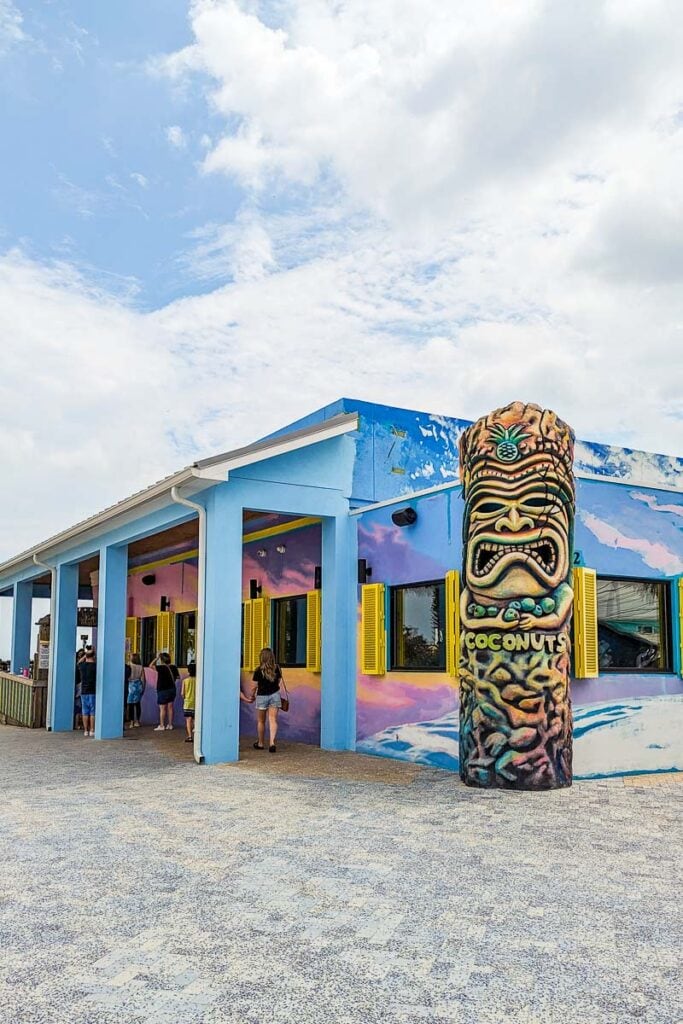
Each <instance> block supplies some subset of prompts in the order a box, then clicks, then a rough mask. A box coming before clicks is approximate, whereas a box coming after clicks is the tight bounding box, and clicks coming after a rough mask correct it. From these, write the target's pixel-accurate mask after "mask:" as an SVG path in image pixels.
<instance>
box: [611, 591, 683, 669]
mask: <svg viewBox="0 0 683 1024" xmlns="http://www.w3.org/2000/svg"><path fill="white" fill-rule="evenodd" d="M597 584H598V659H599V664H600V671H601V672H628V671H630V672H670V671H671V670H672V669H671V639H670V638H671V615H670V601H669V586H668V584H667V583H660V582H658V581H655V580H627V579H608V578H606V577H604V576H598V581H597Z"/></svg>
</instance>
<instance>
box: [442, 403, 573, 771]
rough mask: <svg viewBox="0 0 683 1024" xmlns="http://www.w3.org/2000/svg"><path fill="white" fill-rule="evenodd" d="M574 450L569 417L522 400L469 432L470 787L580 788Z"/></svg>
mask: <svg viewBox="0 0 683 1024" xmlns="http://www.w3.org/2000/svg"><path fill="white" fill-rule="evenodd" d="M573 457H574V434H573V432H572V430H571V429H570V428H569V427H568V426H567V424H566V423H563V422H562V420H560V419H558V417H557V416H556V415H555V413H553V412H550V411H549V410H547V409H546V410H543V409H541V408H539V407H538V406H536V405H525V404H524V403H522V402H513V403H512V404H511V405H508V406H506V407H505V408H504V409H497V410H496V411H495V412H492V413H491V414H490V415H488V416H485V417H483V418H482V419H480V420H477V422H476V423H474V424H473V425H472V426H471V427H468V429H467V430H466V431H465V432H464V434H463V435H462V437H461V439H460V473H461V478H462V483H463V497H464V499H465V517H464V527H463V530H464V537H463V540H464V548H463V573H462V580H463V587H462V592H461V606H460V614H461V641H460V643H461V647H460V774H461V777H462V779H463V781H464V782H466V783H467V784H468V785H472V786H482V787H500V788H506V789H555V788H558V787H561V786H569V785H571V779H572V715H571V701H570V696H569V687H568V683H569V664H570V633H569V626H570V621H571V613H572V602H573V592H572V588H571V572H572V544H573V524H574V477H573V473H572V465H573Z"/></svg>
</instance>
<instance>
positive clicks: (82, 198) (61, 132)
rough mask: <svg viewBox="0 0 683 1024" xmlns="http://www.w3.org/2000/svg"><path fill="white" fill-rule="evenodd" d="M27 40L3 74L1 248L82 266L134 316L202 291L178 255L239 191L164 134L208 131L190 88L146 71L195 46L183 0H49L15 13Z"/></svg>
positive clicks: (232, 204) (202, 107)
mask: <svg viewBox="0 0 683 1024" xmlns="http://www.w3.org/2000/svg"><path fill="white" fill-rule="evenodd" d="M16 7H17V9H18V10H21V11H22V13H23V22H22V26H21V28H22V31H23V32H24V33H25V35H26V36H27V37H28V38H27V39H26V40H25V42H23V44H21V45H15V46H14V47H13V48H12V50H11V52H10V53H9V54H8V55H6V59H5V61H4V66H3V69H2V77H1V79H0V81H1V82H2V91H3V102H2V108H3V110H4V114H3V116H2V119H1V121H2V137H3V148H4V150H5V153H6V154H11V158H10V159H5V160H3V161H2V164H1V165H0V189H1V191H2V195H3V202H2V242H3V246H4V247H5V248H6V247H10V246H15V245H21V246H22V248H24V250H25V251H26V252H27V253H28V254H29V255H31V256H33V257H35V258H37V259H59V260H63V259H66V260H69V261H73V262H74V263H76V264H78V265H79V266H82V267H86V268H87V269H88V271H89V273H91V274H92V275H93V276H94V277H96V278H98V279H99V280H101V282H102V283H103V285H104V286H106V287H108V288H110V289H111V290H113V291H115V292H121V293H126V292H128V290H129V289H131V288H135V289H136V291H137V294H136V302H137V303H138V304H139V305H140V306H141V307H143V308H151V307H156V306H160V305H163V304H165V303H166V302H168V301H170V300H171V299H174V298H177V297H178V296H180V295H186V294H188V292H191V291H192V290H195V289H196V290H201V287H200V285H199V283H198V282H195V281H193V280H191V279H188V276H187V274H185V273H184V272H183V265H182V253H183V252H184V251H186V250H187V248H188V246H189V245H190V236H191V234H192V232H193V231H194V230H195V229H196V228H197V226H198V225H202V224H205V223H207V222H212V221H215V220H219V221H224V220H229V219H230V218H231V217H233V216H234V214H235V212H236V210H237V208H238V206H239V203H240V199H241V190H240V189H239V187H236V186H235V185H234V184H232V183H231V182H230V181H229V180H227V179H226V178H225V177H222V178H216V177H212V176H200V175H198V174H197V162H198V160H200V159H201V156H202V152H201V144H200V140H199V138H198V134H197V132H196V131H195V132H192V131H191V130H190V131H188V133H187V138H186V141H184V143H183V145H182V146H174V145H172V144H170V143H169V139H168V135H167V132H168V130H169V129H170V128H172V127H173V126H174V125H176V126H177V125H179V124H184V125H190V126H191V125H193V124H197V125H200V124H201V132H200V133H199V134H200V135H201V134H203V133H204V131H206V130H207V129H208V130H210V129H211V117H210V116H208V114H207V109H206V101H205V98H204V96H203V94H202V93H201V92H200V91H199V90H193V89H177V88H174V87H172V85H171V84H170V83H169V81H168V79H166V78H163V77H161V76H158V75H154V74H152V73H150V71H149V70H148V69H149V62H150V60H152V59H153V58H154V56H155V55H158V54H165V53H169V52H172V51H174V50H176V49H179V48H181V47H182V46H184V45H187V44H188V43H190V42H191V40H192V33H191V29H190V24H189V19H188V6H187V3H186V2H184V0H182V2H181V0H145V2H144V3H140V2H139V0H117V2H116V3H92V0H90V2H87V0H81V2H76V0H72V2H68V0H53V2H45V3H41V2H39V0H36V2H35V3H31V4H20V5H16Z"/></svg>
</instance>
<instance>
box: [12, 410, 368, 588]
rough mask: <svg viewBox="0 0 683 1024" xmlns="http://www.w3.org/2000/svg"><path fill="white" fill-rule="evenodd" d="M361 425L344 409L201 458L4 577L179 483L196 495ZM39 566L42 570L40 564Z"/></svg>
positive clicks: (119, 520) (115, 522)
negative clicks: (251, 468) (240, 472)
mask: <svg viewBox="0 0 683 1024" xmlns="http://www.w3.org/2000/svg"><path fill="white" fill-rule="evenodd" d="M357 428H358V414H357V413H344V414H342V415H339V416H335V417H334V418H333V419H329V420H326V421H324V422H322V423H318V424H315V425H314V426H311V427H307V428H304V429H301V430H296V431H293V432H292V433H290V434H283V435H282V436H280V437H275V438H272V439H271V440H266V441H257V442H256V443H255V444H252V445H248V446H247V447H245V448H237V449H235V450H234V451H231V452H225V453H223V454H222V455H216V456H214V457H213V458H210V459H201V460H199V461H198V462H195V463H193V464H192V465H191V466H187V467H185V469H181V470H180V471H179V472H177V473H174V474H172V475H171V476H167V477H165V478H164V479H163V480H159V481H158V482H157V483H155V484H152V485H151V486H150V487H146V488H145V489H144V490H142V491H137V492H136V493H135V494H132V495H131V496H130V497H128V498H124V499H123V501H120V502H117V504H115V505H111V506H110V507H109V508H106V509H104V510H103V511H102V512H98V513H97V514H96V515H94V516H90V517H89V518H88V519H84V520H82V522H80V523H76V524H75V525H74V526H71V527H69V529H67V530H62V531H61V532H60V533H57V534H55V535H54V536H52V537H48V538H47V539H46V540H44V541H42V542H41V543H40V544H36V545H35V546H34V547H32V548H28V549H27V550H26V551H22V552H21V553H20V554H18V555H15V556H14V557H13V558H10V559H8V560H7V561H6V562H3V563H2V564H1V565H0V580H1V579H2V577H3V576H8V575H14V574H16V573H20V572H23V571H25V570H26V569H27V568H31V567H32V566H33V565H34V562H33V556H34V555H36V557H38V558H41V559H45V558H47V559H48V560H49V558H50V555H52V556H53V557H54V555H56V554H61V553H62V552H63V551H65V550H68V549H69V548H70V547H74V546H75V544H76V543H79V544H82V543H84V542H86V541H88V540H89V539H90V537H95V536H97V534H99V533H101V532H102V528H103V527H105V526H106V527H109V528H114V527H120V526H125V525H126V524H127V523H132V522H134V521H135V520H136V519H139V518H140V517H141V515H146V514H147V513H149V512H154V511H157V510H158V509H161V508H165V507H166V506H168V505H169V503H170V502H171V501H172V499H171V498H170V493H171V488H173V487H178V488H180V487H182V489H183V495H184V496H186V497H192V496H193V495H196V494H198V493H199V492H201V491H204V490H206V489H207V488H209V487H213V486H214V485H215V484H217V483H224V482H225V481H226V480H228V478H229V475H230V472H231V471H234V470H237V469H240V468H242V467H243V466H250V465H254V464H255V463H258V462H264V461H265V460H266V459H273V458H277V456H279V455H285V454H287V453H288V452H293V451H297V450H299V449H301V448H306V447H308V445H311V444H318V443H319V442H320V441H327V440H329V439H331V438H334V437H339V436H341V435H342V434H348V433H351V432H352V431H354V430H357ZM36 572H40V570H39V569H38V568H37V567H36Z"/></svg>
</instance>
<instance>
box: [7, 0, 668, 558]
mask: <svg viewBox="0 0 683 1024" xmlns="http://www.w3.org/2000/svg"><path fill="white" fill-rule="evenodd" d="M250 9H251V10H253V11H259V10H262V8H261V7H260V6H259V5H257V4H251V5H250ZM277 11H278V16H279V18H280V21H279V24H278V25H277V26H274V25H273V24H270V23H267V21H266V15H265V14H263V15H262V18H261V19H259V18H258V17H257V16H256V14H247V13H244V11H242V10H241V9H240V8H239V7H238V5H237V4H235V3H231V2H226V0H221V2H209V0H204V2H200V3H195V4H194V5H193V8H192V26H193V29H194V32H195V38H196V41H195V43H194V44H193V45H192V46H191V47H189V48H187V49H186V50H184V51H182V52H180V53H178V54H175V55H173V56H171V57H170V58H169V59H168V60H167V61H166V65H165V66H166V70H167V72H168V73H170V74H173V75H175V76H176V77H179V78H181V79H182V78H184V77H186V76H190V80H191V82H192V86H193V88H195V89H198V88H203V89H204V90H205V93H206V97H207V117H206V124H202V123H197V124H195V125H194V126H193V132H196V137H197V138H203V139H204V141H203V142H202V145H203V146H204V147H205V149H206V153H205V163H204V173H205V174H208V173H213V174H221V173H227V174H230V175H231V176H234V177H235V178H237V179H238V180H239V182H240V183H241V185H242V186H243V188H244V189H245V201H244V204H243V206H242V208H241V210H240V212H239V213H238V215H237V216H236V217H235V218H234V219H233V220H232V221H230V222H229V223H227V224H211V225H205V226H203V227H202V228H198V229H197V230H196V231H195V232H194V233H193V235H192V237H191V238H190V239H189V241H188V247H189V251H188V252H187V253H186V254H184V256H183V259H184V260H185V263H186V266H187V267H188V269H189V270H190V271H191V272H192V274H193V275H194V276H195V277H196V278H199V279H200V280H201V281H203V282H204V284H205V286H209V285H210V286H211V287H213V291H209V292H208V293H207V294H204V295H200V296H195V297H190V298H184V299H180V300H178V301H176V302H174V303H171V304H170V305H167V306H165V307H164V308H162V309H159V310H156V311H154V312H151V313H142V312H139V311H137V310H136V309H135V308H133V307H132V306H131V305H129V304H126V302H124V301H122V300H117V299H115V298H112V297H111V295H109V294H107V293H106V292H104V291H101V290H100V291H97V290H94V289H93V288H92V287H89V285H88V282H87V280H85V279H84V278H83V276H80V275H79V274H78V273H77V272H76V271H75V270H74V268H72V267H69V266H67V265H60V266H58V267H56V268H48V267H45V266H44V265H41V264H38V263H32V262H30V261H28V260H27V259H26V258H24V257H23V256H22V255H21V254H18V253H12V254H9V255H7V256H6V257H5V258H4V260H3V261H2V262H1V263H0V272H1V275H2V276H1V278H0V317H1V318H2V320H3V321H4V323H3V325H2V331H3V334H2V336H3V339H5V340H4V342H3V356H4V363H3V375H2V378H1V379H0V395H1V396H2V408H3V419H2V424H1V425H0V440H1V441H2V443H3V448H4V450H6V451H7V452H8V455H7V460H6V469H5V472H6V480H5V487H6V493H8V494H11V495H12V497H13V503H12V509H11V515H10V514H8V516H7V517H6V518H5V520H4V524H2V532H0V548H1V549H2V552H3V553H4V554H10V553H12V552H13V551H16V550H18V549H19V548H20V547H22V546H25V545H26V544H28V543H30V542H34V541H36V540H39V539H40V538H41V537H44V536H46V535H47V534H49V533H51V532H54V530H56V529H58V528H59V527H62V526H65V525H68V524H69V523H71V522H74V521H76V520H77V519H79V518H81V517H82V516H84V515H86V514H88V513H90V512H93V511H95V510H96V509H98V508H101V507H103V506H104V505H106V504H108V503H109V502H111V501H113V500H116V499H117V498H120V497H121V496H122V495H123V494H125V493H130V492H131V491H133V490H135V489H136V488H138V487H140V486H143V485H144V484H146V483H149V482H150V481H152V480H154V479H157V478H159V477H160V476H161V475H163V474H164V473H166V472H168V471H170V470H172V469H174V468H177V467H178V466H179V465H181V464H183V463H185V462H187V461H190V460H191V459H192V458H194V457H195V456H196V455H200V454H201V455H203V454H209V453H211V452H215V451H220V450H224V449H226V448H229V447H231V446H233V445H239V444H241V443H245V442H247V441H249V440H252V439H254V438H255V437H258V436H261V435H263V434H265V433H267V432H268V431H270V430H272V429H274V428H276V427H277V426H280V425H282V424H284V423H286V422H288V421H290V420H292V419H294V418H296V417H297V416H300V415H303V414H305V413H306V412H308V411H310V410H311V409H313V408H314V407H316V406H319V405H322V404H324V403H325V402H328V401H331V400H333V399H334V398H336V397H338V396H340V395H342V394H346V395H350V396H355V397H359V398H364V399H367V400H371V401H372V400H374V401H378V402H382V403H386V404H395V405H404V406H408V407H414V408H422V409H426V410H429V411H433V412H439V413H444V414H449V415H454V416H462V417H474V416H477V415H480V414H481V413H483V412H485V411H487V410H489V409H490V408H493V407H495V406H496V405H498V404H504V403H506V402H508V401H510V400H511V399H513V398H522V399H525V400H530V401H538V402H541V403H544V404H547V405H550V406H551V407H554V408H555V409H557V411H558V413H560V414H561V415H562V416H564V417H565V418H566V419H568V420H569V422H571V423H572V424H573V425H574V427H575V428H576V430H577V432H578V434H579V435H580V436H582V437H584V438H588V439H596V440H604V441H609V442H612V443H616V444H618V443H622V444H630V445H632V446H634V447H644V448H650V449H653V450H662V451H666V452H669V453H672V454H683V407H682V403H681V395H682V394H683V337H682V335H683V297H682V289H681V287H680V284H681V273H682V271H683V260H682V259H681V252H682V250H681V240H682V239H683V231H681V227H683V225H681V224H680V211H681V209H683V203H682V201H681V200H682V199H683V196H681V189H682V182H683V166H682V163H683V159H682V138H683V136H682V131H681V129H682V127H683V118H682V117H681V115H680V113H679V112H678V109H677V107H676V102H677V98H680V96H681V94H682V85H681V68H680V67H679V61H678V59H677V51H678V52H679V51H680V32H681V20H682V19H681V18H680V17H679V16H676V17H672V16H671V8H670V6H667V5H666V4H664V3H659V2H658V0H648V2H647V3H645V2H638V0H629V2H628V3H626V2H619V3H617V2H616V0H614V2H609V3H599V2H595V0H591V2H588V0H581V2H577V3H576V4H572V5H561V4H555V5H553V4H550V5H547V4H539V3H537V2H531V0H529V2H528V3H523V2H520V3H518V4H509V3H504V2H498V3H496V2H493V0H478V2H476V3H475V2H474V0H472V2H460V3H456V4H445V5H444V4H442V3H438V2H437V0H424V2H423V3H421V4H419V5H418V4H415V3H412V2H409V0H376V2H375V3H373V4H367V3H365V2H363V3H361V2H360V0H347V2H346V3H345V4H343V5H341V4H332V3H329V2H324V0H300V2H298V3H294V2H292V3H288V4H281V5H279V6H278V8H277ZM271 15H272V11H271ZM678 102H680V99H678ZM170 117H171V115H170V114H169V119H170ZM221 124H222V125H223V126H224V128H223V132H222V135H221V131H220V125H221ZM176 133H177V134H176ZM167 137H168V140H169V142H170V144H171V145H175V146H180V145H183V144H184V142H185V136H184V134H183V132H182V130H181V129H180V127H179V126H177V125H176V126H173V127H172V128H169V129H167ZM138 184H141V182H138ZM67 185H68V186H69V187H71V186H70V183H63V186H64V188H66V187H67ZM68 198H69V199H70V200H71V201H73V202H75V203H76V205H77V207H78V208H79V209H81V210H82V212H84V213H86V212H87V211H88V209H89V206H88V204H87V203H85V200H84V197H83V196H82V195H81V194H80V193H78V195H72V194H71V191H69V195H68ZM85 199H88V197H87V196H86V197H85ZM29 395H30V400H28V396H29Z"/></svg>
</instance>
